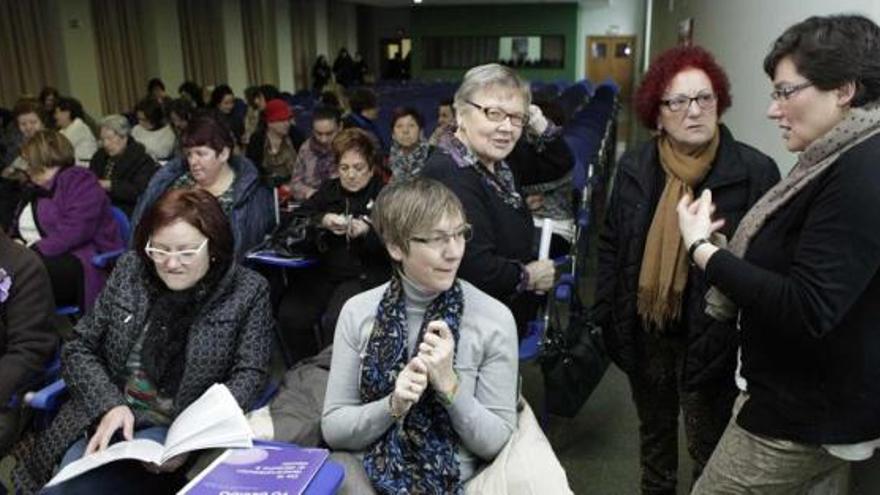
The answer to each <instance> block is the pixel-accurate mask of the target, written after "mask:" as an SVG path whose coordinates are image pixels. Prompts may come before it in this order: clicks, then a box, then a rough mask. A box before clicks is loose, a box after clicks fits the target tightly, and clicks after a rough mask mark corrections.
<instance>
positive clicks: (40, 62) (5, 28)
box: [0, 0, 57, 107]
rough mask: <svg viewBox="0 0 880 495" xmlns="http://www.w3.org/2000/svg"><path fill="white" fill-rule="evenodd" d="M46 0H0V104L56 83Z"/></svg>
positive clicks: (13, 101)
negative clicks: (1, 68) (0, 67)
mask: <svg viewBox="0 0 880 495" xmlns="http://www.w3.org/2000/svg"><path fill="white" fill-rule="evenodd" d="M49 14H50V11H49V4H48V2H47V1H46V0H0V61H2V62H3V71H2V75H0V105H2V106H5V107H11V106H12V105H14V104H15V102H16V100H18V99H19V98H20V97H21V96H22V95H25V94H31V95H36V94H37V93H39V91H40V89H41V88H42V87H43V86H47V85H50V86H55V85H57V79H56V77H57V76H56V73H55V69H54V64H53V63H52V55H51V53H52V51H51V48H50V45H49V40H50V35H49V26H51V22H50V18H51V16H50V15H49Z"/></svg>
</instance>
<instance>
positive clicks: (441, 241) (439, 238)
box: [409, 223, 474, 251]
mask: <svg viewBox="0 0 880 495" xmlns="http://www.w3.org/2000/svg"><path fill="white" fill-rule="evenodd" d="M473 236H474V229H473V227H471V224H469V223H466V224H464V225H462V226H461V228H460V229H458V230H456V231H455V232H451V233H449V232H439V231H437V232H435V233H434V234H433V235H431V236H430V237H416V236H412V237H410V238H409V240H410V241H412V242H418V243H420V244H424V245H426V246H428V247H429V248H431V249H433V250H435V251H440V250H441V249H443V248H444V247H446V245H447V244H449V241H451V240H454V241H456V242H460V241H464V242H467V241H469V240H471V239H472V238H473Z"/></svg>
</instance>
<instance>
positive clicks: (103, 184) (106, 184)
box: [98, 179, 113, 191]
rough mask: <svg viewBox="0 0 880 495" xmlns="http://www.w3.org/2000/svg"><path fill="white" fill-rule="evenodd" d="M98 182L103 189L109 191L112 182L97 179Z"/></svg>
mask: <svg viewBox="0 0 880 495" xmlns="http://www.w3.org/2000/svg"><path fill="white" fill-rule="evenodd" d="M98 184H101V187H102V188H104V190H105V191H109V190H110V188H111V187H112V186H113V183H112V182H110V181H109V180H106V179H101V180H99V181H98Z"/></svg>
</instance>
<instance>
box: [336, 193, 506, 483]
mask: <svg viewBox="0 0 880 495" xmlns="http://www.w3.org/2000/svg"><path fill="white" fill-rule="evenodd" d="M372 219H373V225H374V227H375V228H376V230H377V231H378V232H379V235H381V236H382V240H383V241H384V243H385V247H386V249H387V250H388V253H389V255H390V256H391V258H392V259H393V260H394V265H395V272H394V275H393V276H392V278H391V281H390V282H389V283H387V284H384V285H382V286H380V287H376V288H374V289H373V290H370V291H367V292H364V293H362V294H359V295H357V296H355V297H353V298H351V299H349V301H348V302H347V303H346V304H345V306H344V307H343V309H342V313H341V314H340V316H339V324H338V325H337V327H336V337H335V339H334V342H333V361H332V364H331V366H330V377H329V381H328V383H327V395H326V397H325V401H324V414H323V418H322V421H321V430H322V433H323V435H324V439H325V440H326V441H327V443H328V444H329V445H330V447H331V448H333V449H335V450H337V451H346V452H345V453H342V452H337V453H335V454H334V457H336V458H337V459H339V460H340V461H342V462H344V463H345V464H346V478H345V485H344V486H343V489H342V493H357V494H369V493H382V494H392V493H395V494H396V493H456V494H460V493H462V486H463V484H464V483H465V482H466V481H467V480H469V479H470V478H471V477H473V475H474V474H475V472H476V471H477V469H478V468H479V466H480V465H482V464H483V463H487V462H491V461H492V459H493V458H494V457H495V456H496V455H497V454H498V452H499V451H500V450H501V448H502V447H503V446H504V444H505V443H506V442H507V440H508V439H509V438H510V436H511V433H512V432H513V431H514V428H515V426H516V398H517V341H516V336H515V330H516V329H515V322H514V319H513V316H512V315H511V313H510V310H508V309H507V308H506V307H505V306H504V305H503V304H502V303H500V302H499V301H497V300H495V299H493V298H492V297H490V296H488V295H487V294H485V293H484V292H482V291H480V290H479V289H477V288H476V287H474V286H473V285H471V284H469V283H467V282H465V281H463V280H461V279H459V278H458V276H457V272H458V267H459V264H460V263H461V261H462V257H463V255H464V251H465V241H466V240H467V238H468V235H469V232H470V226H469V225H468V224H467V223H466V217H465V212H464V209H463V208H462V204H461V202H460V201H459V200H458V198H456V196H455V194H453V193H452V192H451V191H449V189H447V188H446V187H444V186H443V185H442V184H440V183H438V182H437V181H434V180H430V179H426V178H423V177H415V178H411V179H404V180H402V181H396V182H394V183H392V184H391V185H389V186H388V187H386V188H385V190H383V191H382V193H381V194H380V195H379V199H378V200H377V201H376V208H375V209H374V211H373V214H372Z"/></svg>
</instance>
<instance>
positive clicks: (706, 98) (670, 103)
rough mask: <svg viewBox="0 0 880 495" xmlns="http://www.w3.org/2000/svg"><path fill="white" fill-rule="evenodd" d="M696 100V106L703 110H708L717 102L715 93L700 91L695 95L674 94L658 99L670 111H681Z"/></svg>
mask: <svg viewBox="0 0 880 495" xmlns="http://www.w3.org/2000/svg"><path fill="white" fill-rule="evenodd" d="M693 102H697V106H698V107H700V108H702V109H703V110H709V109H711V108H713V107H714V106H715V104H716V103H717V102H718V97H716V96H715V93H700V94H698V95H697V96H693V97H691V96H685V95H675V96H673V97H671V98H668V99H665V100H660V103H662V104H664V105H666V108H668V109H669V111H670V112H681V111H684V110H687V109H688V108H690V107H691V103H693Z"/></svg>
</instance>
